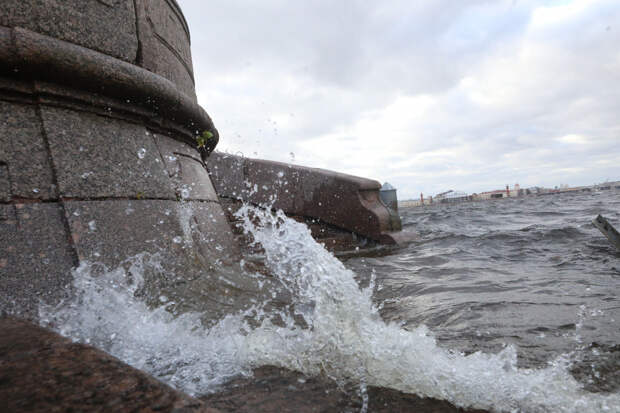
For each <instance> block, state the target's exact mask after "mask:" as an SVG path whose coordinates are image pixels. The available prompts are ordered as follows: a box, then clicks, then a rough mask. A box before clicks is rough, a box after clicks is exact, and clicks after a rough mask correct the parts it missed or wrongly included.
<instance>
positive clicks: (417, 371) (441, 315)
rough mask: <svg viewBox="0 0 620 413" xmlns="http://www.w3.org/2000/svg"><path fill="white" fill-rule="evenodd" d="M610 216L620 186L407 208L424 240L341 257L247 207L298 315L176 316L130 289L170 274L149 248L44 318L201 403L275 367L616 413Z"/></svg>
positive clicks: (462, 399) (466, 398)
mask: <svg viewBox="0 0 620 413" xmlns="http://www.w3.org/2000/svg"><path fill="white" fill-rule="evenodd" d="M599 213H600V214H603V215H604V216H606V217H607V218H608V219H610V221H611V222H612V223H618V222H620V192H618V191H609V192H602V193H593V194H576V195H553V196H548V197H538V198H524V199H514V200H502V201H494V202H481V203H470V204H460V205H448V206H434V207H432V208H427V209H408V210H403V211H401V215H402V217H403V222H404V225H405V227H409V228H413V229H414V230H415V231H417V232H418V233H419V234H420V239H419V240H418V241H417V242H414V243H412V244H411V245H409V246H407V247H406V248H403V249H401V250H399V251H396V252H395V253H394V254H392V255H388V256H384V257H375V258H355V259H349V260H347V261H346V262H344V263H343V262H341V261H339V260H337V259H336V258H334V257H333V256H332V255H331V254H330V253H328V252H327V251H326V250H325V249H324V248H323V247H322V246H321V245H319V244H317V243H316V242H315V241H314V240H313V239H312V238H311V236H310V232H309V230H308V229H307V228H306V227H305V226H304V225H303V224H300V223H298V222H295V221H293V220H289V219H287V218H286V217H284V216H283V215H282V214H279V215H278V216H275V217H274V216H273V215H272V214H269V213H265V212H263V211H260V210H255V209H252V208H247V207H244V208H242V209H241V211H240V213H239V214H240V216H241V217H242V218H244V219H245V228H246V231H248V232H250V233H251V234H252V235H253V237H254V238H255V239H256V241H257V242H259V243H260V244H261V245H262V246H263V248H264V250H265V266H266V267H267V268H268V269H269V271H270V272H271V274H273V276H274V277H275V279H277V280H278V282H279V283H280V285H281V288H282V289H283V290H286V291H287V292H288V294H289V295H290V297H292V304H291V307H290V308H289V309H288V310H286V311H285V310H283V309H279V310H273V307H268V306H265V305H264V304H265V303H256V304H254V305H253V306H252V307H251V308H250V309H249V310H248V311H246V312H245V313H243V314H234V315H230V316H228V317H226V318H224V319H222V320H220V321H219V322H218V323H217V324H216V325H215V326H212V327H209V328H207V327H204V326H203V324H202V323H201V314H194V313H186V314H184V315H182V316H180V317H173V316H172V315H170V313H168V312H167V311H166V303H162V306H161V307H159V308H150V307H148V306H147V305H146V304H145V303H144V302H143V301H141V300H140V299H139V298H137V297H136V296H135V295H134V293H135V291H136V290H137V289H138V288H140V283H141V282H142V281H141V280H140V276H139V274H140V273H141V271H143V270H144V269H145V268H147V267H148V266H157V265H158V262H157V260H158V257H157V256H152V255H147V254H142V255H138V256H136V257H133V258H131V259H130V260H128V262H127V263H126V264H127V265H125V266H124V267H123V268H117V269H109V270H108V271H107V272H105V274H103V275H101V271H98V272H97V273H98V275H96V276H95V275H94V271H91V268H92V265H89V264H83V265H82V266H80V268H78V269H76V270H75V272H74V279H75V281H74V287H75V289H76V291H77V292H78V294H77V296H76V299H75V300H74V301H73V302H70V303H64V304H63V305H61V306H60V307H56V308H49V307H46V306H42V307H41V309H40V313H41V318H42V320H43V323H44V324H49V325H51V326H53V327H54V328H56V329H57V330H59V331H61V332H62V333H63V334H65V335H67V336H71V337H73V338H75V339H76V340H80V341H86V342H89V343H91V344H94V345H96V346H98V347H101V348H103V349H104V350H106V351H108V352H110V353H112V354H114V355H116V356H117V357H119V358H121V359H123V360H125V361H126V362H128V363H129V364H132V365H134V366H135V367H137V368H140V369H143V370H146V371H149V372H150V373H152V374H154V375H155V376H157V377H159V378H160V379H161V380H164V381H166V382H168V383H170V384H172V385H174V386H176V387H178V388H180V389H183V390H184V391H187V392H189V393H191V394H195V395H201V394H205V393H209V392H213V391H217V390H218V389H219V388H220V386H221V385H222V384H225V383H226V382H227V381H228V380H230V379H231V378H233V377H235V376H238V375H240V374H250V372H251V370H252V368H255V367H260V366H264V365H274V366H278V367H284V368H287V369H292V370H296V371H300V372H303V373H306V374H309V375H313V374H323V375H327V376H329V377H332V378H335V379H336V380H342V381H346V382H347V383H349V384H350V383H358V384H359V385H360V387H361V388H362V389H363V388H364V386H366V385H373V386H382V387H388V388H392V389H397V390H401V391H404V392H408V393H415V394H418V395H420V396H428V397H434V398H439V399H444V400H448V401H450V402H452V403H454V404H456V405H457V406H463V407H476V408H483V409H489V410H493V411H523V412H554V411H557V412H566V411H569V412H620V377H619V374H618V370H619V368H618V367H619V364H620V362H619V359H620V346H619V344H620V331H619V330H620V328H619V327H620V300H619V299H618V292H619V290H620V253H618V252H617V251H615V250H614V249H613V248H612V247H611V245H610V244H609V243H608V242H607V240H606V239H605V238H603V236H602V235H601V234H600V233H599V232H598V230H596V229H595V228H594V227H593V226H592V224H591V221H592V219H593V218H594V217H595V216H596V215H597V214H599ZM250 216H252V217H253V219H250ZM256 223H257V224H256ZM127 268H130V271H128V270H127ZM240 271H248V274H247V276H258V275H257V274H253V273H251V271H249V270H247V269H246V270H244V269H243V266H242V269H240ZM129 272H130V273H131V277H128V273H129ZM129 278H131V279H129ZM267 308H271V309H270V310H268V309H267ZM269 311H272V312H277V313H278V317H277V318H278V319H279V321H278V322H272V321H271V320H273V319H274V318H273V317H271V315H273V314H268V312H269ZM250 319H252V320H251V322H249V320H250ZM300 319H303V322H300Z"/></svg>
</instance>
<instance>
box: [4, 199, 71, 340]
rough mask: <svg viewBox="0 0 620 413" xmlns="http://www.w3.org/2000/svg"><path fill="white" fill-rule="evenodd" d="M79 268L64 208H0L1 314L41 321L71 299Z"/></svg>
mask: <svg viewBox="0 0 620 413" xmlns="http://www.w3.org/2000/svg"><path fill="white" fill-rule="evenodd" d="M74 265H76V257H75V255H74V251H73V250H72V248H71V243H70V237H69V234H68V232H67V229H66V224H65V221H64V216H63V210H62V206H61V205H59V204H57V203H41V202H34V203H27V204H4V205H0V313H3V312H4V313H9V314H19V315H22V316H24V317H28V318H36V315H37V312H38V306H39V301H43V302H46V303H48V304H56V303H58V302H59V300H61V299H63V298H66V297H68V296H69V295H70V291H71V289H70V283H71V280H72V276H71V269H72V267H73V266H74ZM0 335H1V334H0Z"/></svg>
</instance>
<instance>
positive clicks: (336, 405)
mask: <svg viewBox="0 0 620 413" xmlns="http://www.w3.org/2000/svg"><path fill="white" fill-rule="evenodd" d="M348 390H349V391H347V392H345V391H343V390H342V389H341V388H339V387H338V386H337V385H336V383H334V382H333V381H331V380H329V379H327V378H322V377H305V376H303V375H302V374H299V373H294V372H291V371H288V370H284V369H278V368H276V367H261V368H259V369H256V370H254V377H252V378H250V379H238V380H235V381H233V382H232V383H229V384H228V386H227V390H224V391H222V392H220V393H216V394H213V395H209V396H206V397H203V398H202V400H204V401H206V402H207V404H209V405H210V406H213V407H215V408H217V409H219V410H220V411H222V412H239V413H244V412H248V413H249V412H278V413H287V412H291V413H293V412H294V413H306V412H308V413H310V412H324V413H328V412H334V413H336V412H338V413H340V412H351V413H353V412H359V411H360V409H361V408H362V406H363V404H362V400H361V398H360V396H359V394H357V392H356V389H355V388H353V387H351V388H350V389H348ZM368 412H372V413H383V412H385V413H393V412H403V413H404V412H424V413H467V412H469V413H484V411H482V410H470V409H460V408H457V407H456V406H454V405H452V404H450V403H448V402H446V401H442V400H435V399H429V398H421V397H418V396H415V395H412V394H405V393H401V392H398V391H395V390H391V389H386V388H379V387H370V388H369V389H368Z"/></svg>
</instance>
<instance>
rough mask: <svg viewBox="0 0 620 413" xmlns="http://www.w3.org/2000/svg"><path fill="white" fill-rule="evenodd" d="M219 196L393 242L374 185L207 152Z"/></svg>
mask: <svg viewBox="0 0 620 413" xmlns="http://www.w3.org/2000/svg"><path fill="white" fill-rule="evenodd" d="M207 167H208V169H209V173H210V174H211V178H212V180H213V183H214V186H215V188H216V192H217V194H218V195H219V196H220V197H226V198H233V199H242V200H245V201H248V202H252V203H255V204H267V205H272V207H273V208H274V209H282V210H283V211H284V212H285V213H287V214H289V215H296V216H302V217H311V218H316V219H320V220H321V221H324V222H326V223H328V224H330V225H334V226H337V227H340V228H342V229H346V230H348V231H352V232H355V233H357V234H360V235H362V236H364V237H367V238H370V239H372V240H376V241H380V242H387V243H394V242H393V241H394V240H393V238H392V237H390V236H389V233H390V232H391V231H393V230H394V229H395V228H392V221H393V219H392V218H391V217H390V212H389V211H388V209H387V207H386V206H385V205H384V204H383V203H382V202H381V201H380V199H379V188H380V187H381V185H380V184H379V182H377V181H374V180H370V179H365V178H360V177H356V176H351V175H346V174H341V173H337V172H334V171H328V170H324V169H317V168H307V167H303V166H299V165H291V164H285V163H280V162H272V161H266V160H260V159H245V158H241V157H237V156H233V155H227V154H221V153H218V152H215V153H213V154H212V155H211V156H210V157H209V160H208V162H207Z"/></svg>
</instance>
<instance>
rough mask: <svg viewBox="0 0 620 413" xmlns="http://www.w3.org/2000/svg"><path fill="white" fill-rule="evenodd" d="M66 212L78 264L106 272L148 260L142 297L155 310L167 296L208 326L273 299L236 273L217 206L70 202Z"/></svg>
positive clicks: (231, 245) (231, 246)
mask: <svg viewBox="0 0 620 413" xmlns="http://www.w3.org/2000/svg"><path fill="white" fill-rule="evenodd" d="M65 208H66V211H67V217H68V220H69V223H70V228H71V234H72V236H73V240H74V243H75V248H76V250H77V253H78V256H79V258H80V260H81V261H88V262H98V263H102V264H104V265H105V266H106V267H107V268H108V269H110V270H111V269H115V268H118V267H123V268H127V267H128V266H129V265H130V260H131V259H132V257H137V256H138V255H140V254H148V256H149V257H152V258H153V261H152V262H154V265H145V266H144V274H143V276H144V279H145V290H144V292H143V295H144V296H145V299H146V300H147V302H149V303H151V304H153V305H156V304H159V302H158V298H159V297H160V296H161V295H165V296H166V297H168V299H169V300H170V301H174V302H175V303H176V304H175V306H173V307H170V308H172V309H173V310H174V311H178V312H182V311H197V312H201V313H203V314H205V318H204V319H205V321H213V320H216V319H218V318H220V317H221V316H223V315H225V314H228V313H230V312H231V311H237V310H239V309H243V308H246V307H247V306H248V305H250V304H251V302H252V301H253V300H254V299H260V298H261V297H263V296H264V295H265V294H267V292H266V291H270V290H269V289H268V288H267V289H266V291H263V290H262V289H261V288H260V287H259V284H258V281H259V280H258V279H251V278H249V277H247V276H246V275H245V274H244V273H242V272H241V271H240V269H239V268H238V266H235V265H233V264H234V262H236V261H238V247H237V246H236V244H235V243H234V240H233V238H232V234H231V232H230V227H229V226H228V223H227V221H226V220H225V217H224V212H223V211H222V208H221V206H220V205H219V204H218V203H213V202H183V203H180V202H176V201H158V200H133V201H130V200H127V201H123V200H114V201H72V202H66V203H65ZM146 261H149V260H146ZM262 281H265V280H262Z"/></svg>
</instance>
